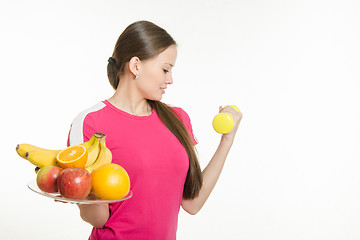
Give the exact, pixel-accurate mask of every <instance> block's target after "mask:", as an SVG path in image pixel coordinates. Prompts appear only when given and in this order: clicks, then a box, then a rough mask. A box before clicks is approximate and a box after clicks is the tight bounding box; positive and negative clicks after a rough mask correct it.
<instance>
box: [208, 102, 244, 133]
mask: <svg viewBox="0 0 360 240" xmlns="http://www.w3.org/2000/svg"><path fill="white" fill-rule="evenodd" d="M230 107H232V108H233V109H235V110H236V111H238V112H240V110H239V108H238V107H236V106H234V105H231V106H230ZM212 125H213V127H214V129H215V131H216V132H217V133H221V134H227V133H229V132H231V130H232V129H233V127H234V118H233V116H231V114H230V113H219V114H217V115H216V116H215V117H214V119H213V122H212Z"/></svg>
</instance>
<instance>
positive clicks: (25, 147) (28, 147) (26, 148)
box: [16, 143, 61, 159]
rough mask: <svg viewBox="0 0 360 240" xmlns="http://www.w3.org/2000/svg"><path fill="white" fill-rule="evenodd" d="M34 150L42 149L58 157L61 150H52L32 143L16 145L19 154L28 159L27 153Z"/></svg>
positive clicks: (41, 150)
mask: <svg viewBox="0 0 360 240" xmlns="http://www.w3.org/2000/svg"><path fill="white" fill-rule="evenodd" d="M32 151H40V152H44V153H46V154H48V155H52V156H55V157H56V156H57V155H58V153H59V152H60V151H61V150H50V149H45V148H41V147H37V146H34V145H32V144H26V143H23V144H18V145H17V146H16V152H17V153H18V154H19V156H20V157H22V158H25V159H27V157H26V153H27V152H32Z"/></svg>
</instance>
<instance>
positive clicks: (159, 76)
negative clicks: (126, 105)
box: [136, 45, 177, 101]
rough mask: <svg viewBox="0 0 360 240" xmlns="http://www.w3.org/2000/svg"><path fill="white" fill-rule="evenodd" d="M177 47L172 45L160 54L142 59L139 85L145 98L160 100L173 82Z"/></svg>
mask: <svg viewBox="0 0 360 240" xmlns="http://www.w3.org/2000/svg"><path fill="white" fill-rule="evenodd" d="M176 57H177V49H176V46H175V45H171V46H170V47H168V48H167V49H165V50H164V51H163V52H161V53H160V54H159V55H157V56H155V57H153V58H151V59H149V60H146V61H142V64H141V70H140V72H139V78H138V79H136V81H137V87H138V89H139V91H140V92H141V94H142V95H143V96H144V98H146V99H149V100H156V101H159V100H161V99H162V95H163V94H164V93H165V89H166V88H167V86H168V85H169V84H172V83H173V79H172V68H173V67H174V65H175V61H176Z"/></svg>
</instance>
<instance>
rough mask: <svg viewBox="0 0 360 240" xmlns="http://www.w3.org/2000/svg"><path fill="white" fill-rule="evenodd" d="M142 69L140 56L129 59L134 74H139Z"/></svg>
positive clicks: (130, 68)
mask: <svg viewBox="0 0 360 240" xmlns="http://www.w3.org/2000/svg"><path fill="white" fill-rule="evenodd" d="M140 69H141V61H140V59H139V58H138V57H132V58H131V59H130V61H129V70H130V72H131V73H132V74H134V76H136V75H139V72H140Z"/></svg>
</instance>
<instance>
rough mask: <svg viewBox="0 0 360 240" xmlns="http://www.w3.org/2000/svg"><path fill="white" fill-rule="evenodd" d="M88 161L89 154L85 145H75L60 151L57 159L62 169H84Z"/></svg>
mask: <svg viewBox="0 0 360 240" xmlns="http://www.w3.org/2000/svg"><path fill="white" fill-rule="evenodd" d="M87 159H88V152H87V150H86V148H85V147H84V146H83V145H75V146H70V147H68V148H65V149H64V150H62V151H60V152H59V153H58V155H57V157H56V160H57V163H58V164H59V166H60V167H62V168H70V167H77V168H84V167H85V164H86V162H87Z"/></svg>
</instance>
